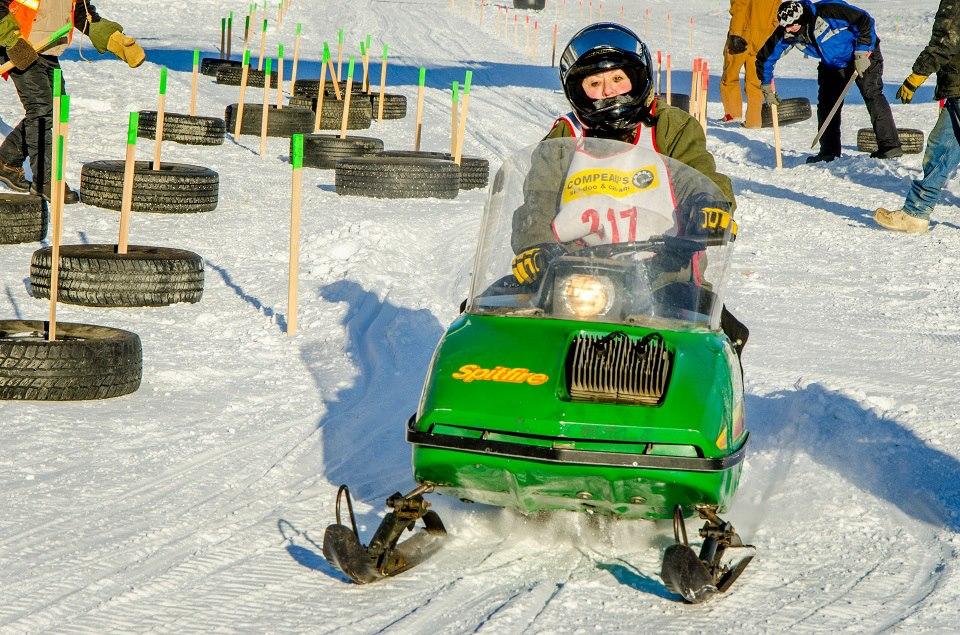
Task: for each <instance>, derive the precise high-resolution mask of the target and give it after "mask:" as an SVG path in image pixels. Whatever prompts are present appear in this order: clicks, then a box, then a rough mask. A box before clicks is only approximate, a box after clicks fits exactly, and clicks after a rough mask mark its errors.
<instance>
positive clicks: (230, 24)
mask: <svg viewBox="0 0 960 635" xmlns="http://www.w3.org/2000/svg"><path fill="white" fill-rule="evenodd" d="M227 26H229V27H230V28H231V29H232V28H233V11H231V12H230V16H229V17H228V18H227Z"/></svg>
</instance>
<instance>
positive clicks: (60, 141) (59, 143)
mask: <svg viewBox="0 0 960 635" xmlns="http://www.w3.org/2000/svg"><path fill="white" fill-rule="evenodd" d="M57 180H58V181H62V180H63V135H62V134H58V135H57Z"/></svg>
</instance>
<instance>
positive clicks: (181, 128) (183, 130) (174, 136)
mask: <svg viewBox="0 0 960 635" xmlns="http://www.w3.org/2000/svg"><path fill="white" fill-rule="evenodd" d="M225 135H226V124H225V123H224V121H223V119H220V118H219V117H197V116H190V115H184V114H181V113H177V112H165V113H163V140H164V141H175V142H177V143H186V144H190V145H195V146H218V145H220V144H222V143H223V138H224V136H225ZM137 136H138V137H143V138H144V139H156V138H157V111H156V110H141V111H140V127H139V128H138V129H137Z"/></svg>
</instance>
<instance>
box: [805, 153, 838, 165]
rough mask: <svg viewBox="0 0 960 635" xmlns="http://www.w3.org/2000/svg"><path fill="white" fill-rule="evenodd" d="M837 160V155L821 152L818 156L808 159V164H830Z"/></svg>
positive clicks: (814, 155) (811, 156)
mask: <svg viewBox="0 0 960 635" xmlns="http://www.w3.org/2000/svg"><path fill="white" fill-rule="evenodd" d="M836 158H837V155H836V154H830V153H829V152H824V151H823V150H821V151H820V152H819V153H817V154H813V155H810V156H808V157H807V160H806V162H807V163H830V162H831V161H833V160H834V159H836Z"/></svg>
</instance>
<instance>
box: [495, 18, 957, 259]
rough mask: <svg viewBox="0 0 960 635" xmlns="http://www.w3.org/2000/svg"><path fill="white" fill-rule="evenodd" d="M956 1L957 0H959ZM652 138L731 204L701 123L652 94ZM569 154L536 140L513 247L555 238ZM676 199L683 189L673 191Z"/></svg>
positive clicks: (560, 127) (564, 131)
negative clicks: (716, 188)
mask: <svg viewBox="0 0 960 635" xmlns="http://www.w3.org/2000/svg"><path fill="white" fill-rule="evenodd" d="M958 1H960V0H958ZM655 112H656V113H657V114H656V122H655V125H654V141H655V143H656V148H657V151H658V152H660V154H662V155H664V156H666V157H669V158H671V159H674V160H675V161H679V162H681V163H684V164H686V165H688V166H690V167H691V168H693V169H695V170H697V171H698V172H700V173H701V174H703V175H704V176H706V177H707V178H708V179H710V180H711V181H713V182H714V183H715V184H716V185H717V187H718V188H719V189H720V192H721V193H722V194H723V195H724V196H725V197H726V198H727V202H728V204H729V208H730V211H733V210H734V209H735V208H736V199H735V198H734V196H733V185H732V184H731V183H730V178H729V177H727V176H726V175H725V174H720V173H719V172H717V165H716V162H715V161H714V159H713V155H712V154H710V152H709V151H708V150H707V140H706V137H705V136H704V134H703V128H701V127H700V124H699V123H698V122H697V120H696V119H694V118H693V117H691V116H690V115H689V114H688V113H687V112H686V111H684V110H681V109H679V108H675V107H673V106H668V105H667V103H666V100H664V99H662V98H659V97H658V98H657V101H656V109H655ZM573 136H574V131H573V130H571V129H570V127H569V126H568V125H567V123H566V122H564V121H563V120H562V119H561V120H558V121H557V123H556V124H554V126H553V128H552V129H551V130H550V132H549V133H548V134H547V136H546V137H544V139H559V138H562V137H573ZM571 160H572V156H570V155H569V152H564V149H563V148H559V147H555V146H553V145H552V144H544V145H543V146H540V147H539V148H538V149H537V151H536V153H535V154H534V156H533V157H532V160H531V169H530V173H529V174H528V176H527V179H526V181H525V183H524V202H523V205H521V206H520V207H519V208H518V209H517V210H516V211H515V212H514V215H513V234H512V238H511V246H512V247H513V251H514V253H520V252H521V251H523V250H524V249H527V248H529V247H532V246H534V245H539V244H541V243H553V242H556V238H554V235H553V230H552V229H551V224H552V223H553V219H554V217H555V216H556V214H557V212H558V211H559V207H558V205H559V201H560V194H561V190H562V189H563V188H562V183H563V179H564V177H565V176H566V173H567V168H568V167H569V165H570V161H571ZM678 195H680V200H682V193H681V192H678Z"/></svg>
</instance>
